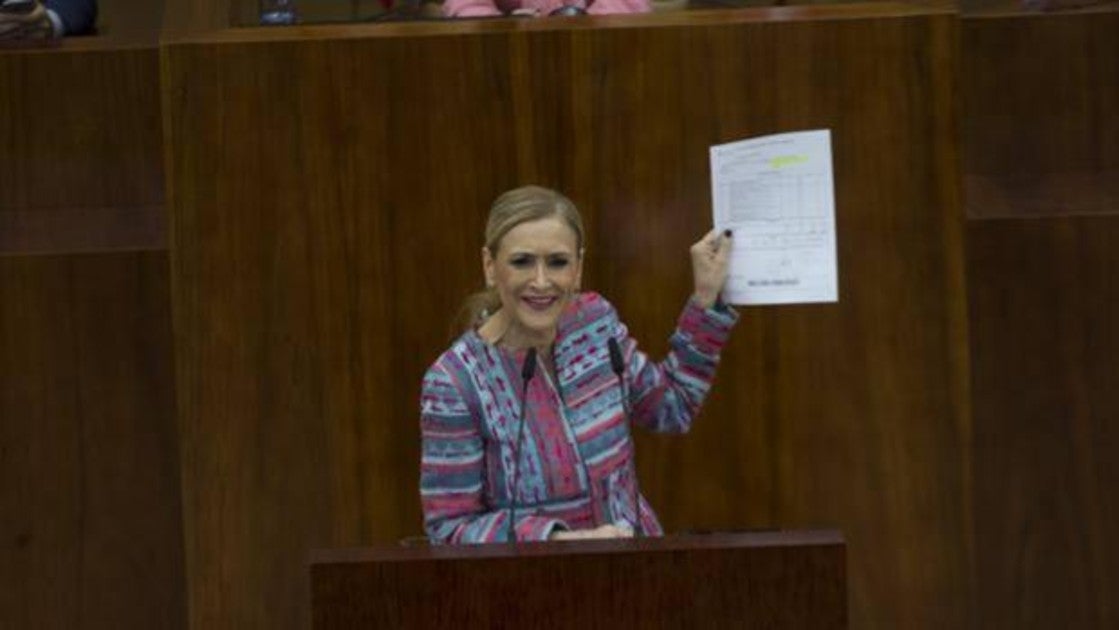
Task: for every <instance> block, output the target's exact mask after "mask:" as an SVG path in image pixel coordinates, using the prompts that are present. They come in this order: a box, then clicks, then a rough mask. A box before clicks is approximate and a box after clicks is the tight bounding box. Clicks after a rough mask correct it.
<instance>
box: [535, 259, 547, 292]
mask: <svg viewBox="0 0 1119 630" xmlns="http://www.w3.org/2000/svg"><path fill="white" fill-rule="evenodd" d="M532 284H533V285H534V286H538V287H544V286H548V268H547V267H545V266H544V263H543V262H540V263H537V264H536V273H534V274H532Z"/></svg>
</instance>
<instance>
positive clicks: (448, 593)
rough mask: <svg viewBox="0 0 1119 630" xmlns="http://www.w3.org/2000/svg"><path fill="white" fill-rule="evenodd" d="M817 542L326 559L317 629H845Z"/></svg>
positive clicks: (840, 564)
mask: <svg viewBox="0 0 1119 630" xmlns="http://www.w3.org/2000/svg"><path fill="white" fill-rule="evenodd" d="M815 534H816V535H811V534H810V535H805V534H802V533H800V532H788V533H783V532H780V533H763V534H738V535H729V534H723V535H715V536H691V537H688V536H683V537H673V536H670V537H666V538H648V539H643V540H618V541H577V542H567V543H558V544H544V543H527V544H519V545H516V546H513V547H510V546H504V545H476V546H465V547H458V548H447V547H421V548H409V549H401V548H399V547H379V548H372V549H360V550H354V551H352V552H351V553H350V554H348V556H347V555H343V554H342V553H339V552H333V553H331V554H330V556H331V559H329V560H328V559H322V558H315V559H314V560H313V561H312V563H311V568H310V570H311V592H312V608H313V618H314V623H313V627H314V628H315V629H316V630H342V629H348V628H370V627H375V628H401V629H404V628H438V627H449V626H454V627H462V628H525V627H531V628H541V629H544V628H555V629H557V630H558V629H564V628H743V627H750V628H789V629H793V628H805V629H809V628H811V629H813V630H817V629H819V630H823V629H826V628H834V629H845V628H847V611H846V609H847V598H846V574H845V570H844V567H845V554H844V551H845V549H844V545H843V540H842V537H841V536H838V535H836V534H835V532H832V533H831V534H832V535H830V536H828V535H824V534H826V533H823V532H819V533H815Z"/></svg>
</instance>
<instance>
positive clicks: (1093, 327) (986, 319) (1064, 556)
mask: <svg viewBox="0 0 1119 630" xmlns="http://www.w3.org/2000/svg"><path fill="white" fill-rule="evenodd" d="M1116 251H1119V217H1116V216H1114V215H1111V216H1106V217H1105V216H1096V217H1080V218H1049V219H1035V220H1014V221H1011V220H999V221H974V222H972V223H970V224H969V227H968V277H969V288H968V293H969V302H970V312H971V340H972V361H973V379H974V380H973V382H974V384H973V400H974V403H973V404H974V410H973V416H974V454H975V465H974V473H975V485H974V487H975V510H974V519H975V525H974V528H975V550H976V551H975V557H976V570H977V580H976V581H977V598H978V602H979V606H978V618H979V627H982V628H1022V629H1030V628H1055V627H1068V628H1073V627H1075V628H1112V627H1115V626H1116V624H1119V607H1116V604H1115V600H1114V597H1113V593H1115V592H1117V591H1119V544H1116V540H1115V536H1114V532H1115V531H1116V530H1117V528H1119V501H1117V500H1116V497H1115V492H1114V488H1115V486H1116V484H1117V483H1119V460H1117V459H1116V458H1115V453H1116V452H1117V451H1119V425H1117V424H1116V419H1117V418H1119V394H1117V393H1116V388H1115V373H1116V359H1115V357H1116V356H1119V324H1117V322H1119V306H1117V305H1119V257H1117V256H1116V253H1115V252H1116Z"/></svg>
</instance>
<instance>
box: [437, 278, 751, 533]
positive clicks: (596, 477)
mask: <svg viewBox="0 0 1119 630" xmlns="http://www.w3.org/2000/svg"><path fill="white" fill-rule="evenodd" d="M737 318H738V316H737V314H736V313H734V311H731V310H729V309H725V308H723V307H716V308H711V309H706V310H704V309H702V308H701V307H699V306H697V305H696V304H694V303H692V302H689V303H688V305H687V306H686V307H685V308H684V311H683V313H681V315H680V319H679V321H678V323H677V327H676V332H675V333H674V334H673V335H672V337H671V339H670V345H671V350H670V351H669V354H668V357H667V358H666V359H665V360H664V361H662V362H661V363H654V362H652V361H650V360H649V359H648V357H646V355H645V354H644V353H643V352H641V351H639V350H638V349H637V343H636V342H635V341H634V340H633V339H632V338H630V337H629V334H628V332H627V330H626V327H625V325H624V324H622V323H621V321H619V319H618V314H617V312H616V311H615V310H614V307H613V306H611V305H610V303H609V302H607V301H606V300H605V299H603V298H602V297H601V296H599V295H597V294H595V293H583V294H580V295H579V296H578V297H577V298H576V300H574V301H573V303H572V304H571V305H570V306H569V307H568V308H567V309H566V310H565V311H564V313H563V315H561V317H560V321H559V323H558V331H557V334H556V341H555V346H554V350H553V352H554V360H555V368H556V371H555V372H556V374H555V379H554V381H553V378H552V377H551V375H549V374H548V371H547V370H544V369H537V370H536V374H535V376H533V378H532V379H531V380H530V381H529V385H528V391H527V395H526V399H527V402H528V407H527V409H526V411H527V413H526V415H525V428H524V432H523V441H522V443H521V448H520V464H519V465H520V468H521V469H520V472H519V473H516V476H517V477H518V483H517V485H518V486H519V487H518V488H517V489H516V499H517V500H516V501H515V502H513V501H511V498H512V497H513V496H514V489H513V488H512V484H513V476H514V470H515V468H514V466H513V458H514V452H515V450H516V449H515V448H514V442H516V440H517V431H518V426H519V425H518V419H519V417H520V410H521V388H522V380H521V367H522V362H523V361H524V357H525V351H523V350H519V351H514V350H508V349H502V348H498V347H495V346H493V345H490V344H488V343H486V342H485V341H483V340H482V338H481V337H480V336H479V335H478V334H477V333H476V332H475V331H473V330H471V331H468V332H466V333H465V334H463V335H462V336H461V337H459V339H458V340H457V341H455V343H454V344H453V345H452V346H451V348H450V349H448V350H447V351H446V352H444V353H443V355H442V356H440V357H439V359H438V360H437V361H436V362H435V364H434V365H432V366H431V368H430V369H429V370H428V372H427V374H426V375H425V376H424V380H423V392H422V395H421V399H420V410H421V428H422V433H423V449H422V455H421V463H420V498H421V502H422V505H423V512H424V527H425V530H426V532H427V535H428V537H429V538H430V539H431V540H432V541H433V542H436V543H481V542H497V541H506V540H507V539H508V535H509V533H508V532H509V519H510V518H513V519H514V527H513V531H514V536H515V537H516V539H517V540H545V539H547V538H548V536H549V535H550V534H551V533H552V532H553V531H555V530H557V529H561V530H562V529H586V528H592V527H597V526H598V525H602V524H605V523H615V524H624V525H627V526H629V527H633V523H634V521H635V513H637V514H640V516H639V518H640V523H641V530H642V531H643V532H645V533H646V534H647V535H658V534H660V533H661V532H662V530H661V527H660V523H659V522H658V521H657V517H656V514H655V513H654V512H653V509H652V508H651V507H650V506H649V504H648V502H647V501H646V500H645V499H644V497H640V496H639V498H638V503H639V504H640V507H639V508H637V509H635V506H634V500H633V496H634V492H633V488H634V486H633V484H634V467H633V462H634V458H633V442H632V440H631V439H630V434H629V425H628V423H627V422H626V420H625V410H624V407H623V404H622V396H623V395H627V396H628V397H629V406H630V412H631V414H632V421H633V422H634V423H636V424H638V425H641V426H643V427H646V428H648V429H651V430H654V431H663V432H684V431H687V430H688V428H689V427H690V426H691V423H692V419H693V418H694V417H695V416H696V414H697V412H698V411H699V408H700V405H701V403H702V402H703V400H704V398H705V397H706V395H707V392H708V390H710V388H711V383H712V379H713V378H714V376H715V367H716V366H717V365H718V362H719V352H720V350H721V349H722V348H723V346H724V345H725V343H726V340H727V338H728V336H729V334H730V330H731V328H732V327H733V326H734V323H735V321H737ZM610 337H613V338H615V339H617V340H618V342H619V344H620V347H621V349H622V355H623V357H624V359H625V365H626V370H625V388H624V391H623V388H622V386H621V384H620V383H619V380H618V378H617V376H616V375H615V374H614V372H613V371H612V370H611V364H610V354H609V350H608V346H607V339H608V338H610ZM514 503H515V505H514Z"/></svg>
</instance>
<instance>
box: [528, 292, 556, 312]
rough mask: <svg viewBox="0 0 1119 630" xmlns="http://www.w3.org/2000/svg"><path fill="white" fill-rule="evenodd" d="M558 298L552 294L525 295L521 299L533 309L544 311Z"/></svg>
mask: <svg viewBox="0 0 1119 630" xmlns="http://www.w3.org/2000/svg"><path fill="white" fill-rule="evenodd" d="M558 299H559V298H558V297H556V296H554V295H525V296H522V297H521V301H522V302H524V303H525V304H526V305H528V307H529V308H531V309H532V310H534V311H546V310H548V309H550V308H552V305H553V304H555V303H556V300H558Z"/></svg>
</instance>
